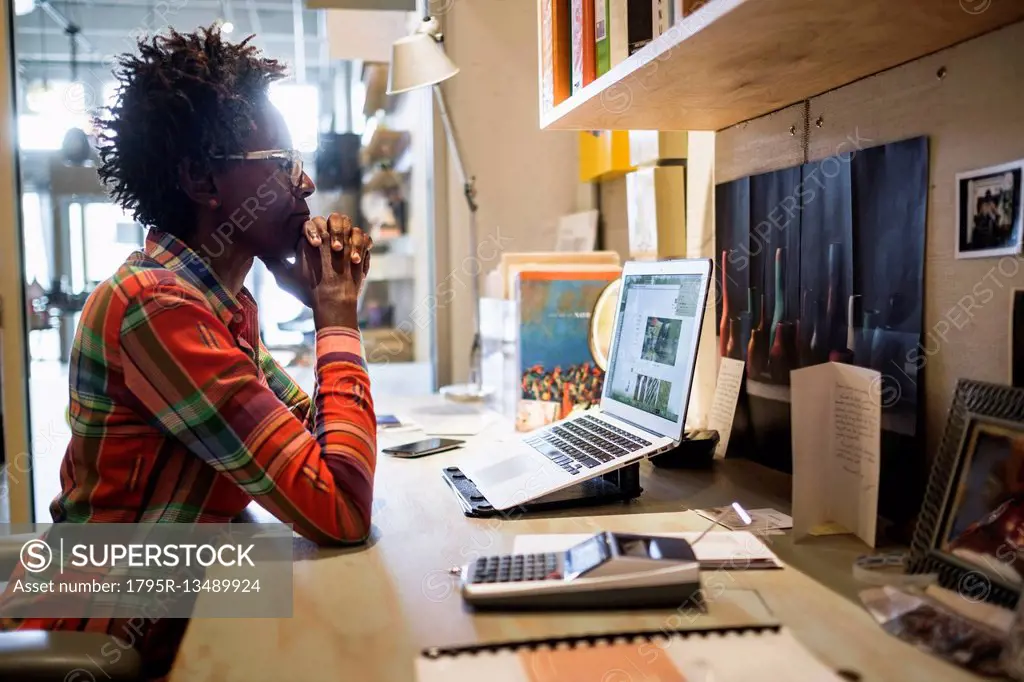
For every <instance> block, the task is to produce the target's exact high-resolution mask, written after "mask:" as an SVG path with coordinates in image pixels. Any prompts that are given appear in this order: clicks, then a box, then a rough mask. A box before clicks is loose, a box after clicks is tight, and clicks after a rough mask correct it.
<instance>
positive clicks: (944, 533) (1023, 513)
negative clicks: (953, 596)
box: [907, 379, 1024, 608]
mask: <svg viewBox="0 0 1024 682" xmlns="http://www.w3.org/2000/svg"><path fill="white" fill-rule="evenodd" d="M1018 518H1019V519H1020V525H1019V526H1018V525H1017V519H1018ZM907 570H908V572H910V573H918V574H920V573H935V574H936V575H937V576H938V582H939V584H940V585H941V586H943V587H945V588H947V589H950V590H954V591H957V592H959V593H960V594H961V595H962V596H963V597H964V598H965V599H969V600H971V601H988V602H992V603H995V604H999V605H1001V606H1005V607H1007V608H1014V607H1015V606H1016V603H1017V601H1018V599H1019V597H1020V594H1021V592H1022V590H1024V388H1014V387H1011V386H1005V385H1000V384H992V383H987V382H981V381H973V380H967V379H962V380H960V381H959V382H958V383H957V386H956V391H955V394H954V396H953V404H952V405H951V406H950V410H949V416H948V418H947V420H946V428H945V432H944V434H943V437H942V442H941V445H940V448H939V452H938V454H937V456H936V458H935V460H934V461H933V463H932V467H931V472H930V474H929V477H928V487H927V489H926V492H925V498H924V502H923V504H922V508H921V513H920V516H919V517H918V521H917V526H916V528H915V531H914V537H913V541H912V543H911V549H910V556H909V560H908V562H907Z"/></svg>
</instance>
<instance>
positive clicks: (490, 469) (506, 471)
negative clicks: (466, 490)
mask: <svg viewBox="0 0 1024 682" xmlns="http://www.w3.org/2000/svg"><path fill="white" fill-rule="evenodd" d="M536 468H537V463H536V462H531V461H530V458H529V457H507V458H505V459H503V460H501V461H500V462H495V463H494V464H491V465H489V466H486V467H484V468H483V469H481V470H480V471H478V472H476V473H475V474H473V476H472V479H473V482H474V483H476V484H477V485H484V486H486V485H497V484H498V483H504V482H505V481H508V480H511V479H513V478H516V477H518V476H520V475H522V474H525V473H528V472H530V471H531V470H536Z"/></svg>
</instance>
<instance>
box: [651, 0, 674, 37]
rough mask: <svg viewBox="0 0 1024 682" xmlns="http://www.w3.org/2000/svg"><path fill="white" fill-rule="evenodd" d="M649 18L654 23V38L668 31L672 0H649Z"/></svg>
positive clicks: (670, 22)
mask: <svg viewBox="0 0 1024 682" xmlns="http://www.w3.org/2000/svg"><path fill="white" fill-rule="evenodd" d="M651 3H652V5H651V20H652V21H653V23H654V26H653V33H654V36H653V37H655V38H657V37H658V36H660V35H661V34H662V33H665V32H666V31H668V29H669V27H670V26H671V25H672V0H651Z"/></svg>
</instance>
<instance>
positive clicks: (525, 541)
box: [512, 531, 783, 570]
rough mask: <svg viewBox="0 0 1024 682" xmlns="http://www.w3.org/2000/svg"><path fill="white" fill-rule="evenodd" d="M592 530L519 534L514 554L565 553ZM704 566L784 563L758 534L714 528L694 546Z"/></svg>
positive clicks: (695, 533) (693, 533) (741, 567)
mask: <svg viewBox="0 0 1024 682" xmlns="http://www.w3.org/2000/svg"><path fill="white" fill-rule="evenodd" d="M700 534H701V531H689V532H685V533H655V535H661V536H664V537H670V538H683V539H685V540H688V541H691V542H692V541H694V540H696V539H697V536H699V535H700ZM588 537H591V534H589V533H566V534H562V533H553V534H545V535H517V536H516V539H515V542H514V543H513V545H512V553H513V554H534V553H540V552H564V551H565V550H567V549H569V548H570V547H572V546H573V545H575V544H577V543H580V542H583V541H584V540H586V539H587V538H588ZM693 552H694V554H696V555H697V560H698V561H700V564H701V568H703V569H708V568H711V569H714V568H725V569H736V570H744V569H747V568H781V567H782V566H783V563H782V562H781V561H779V558H778V557H777V556H775V553H774V552H772V551H771V550H770V549H768V547H766V546H765V544H764V543H763V542H761V541H760V540H759V539H758V538H757V536H756V535H754V534H753V533H751V532H749V531H712V532H710V533H708V534H707V535H705V536H704V537H703V538H701V540H700V542H698V543H697V544H695V545H694V546H693Z"/></svg>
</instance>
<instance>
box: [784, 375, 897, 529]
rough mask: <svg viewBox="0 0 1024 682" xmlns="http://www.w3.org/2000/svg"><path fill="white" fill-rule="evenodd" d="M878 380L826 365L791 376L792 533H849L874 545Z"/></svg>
mask: <svg viewBox="0 0 1024 682" xmlns="http://www.w3.org/2000/svg"><path fill="white" fill-rule="evenodd" d="M880 386H881V375H880V374H879V373H878V372H876V371H874V370H870V369H865V368H863V367H854V366H853V365H843V364H839V363H826V364H823V365H815V366H814V367H806V368H804V369H799V370H795V371H793V372H791V373H790V388H791V399H792V406H791V410H792V427H793V531H794V533H795V534H796V535H797V536H804V535H823V534H831V533H837V532H849V533H855V534H856V535H857V537H859V538H860V539H861V540H863V541H864V542H865V543H867V544H868V545H869V546H871V547H874V546H875V524H876V522H877V518H878V480H879V467H880V459H881V458H880V454H879V449H880V440H881V424H882V407H881V396H880V391H879V388H880Z"/></svg>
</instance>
